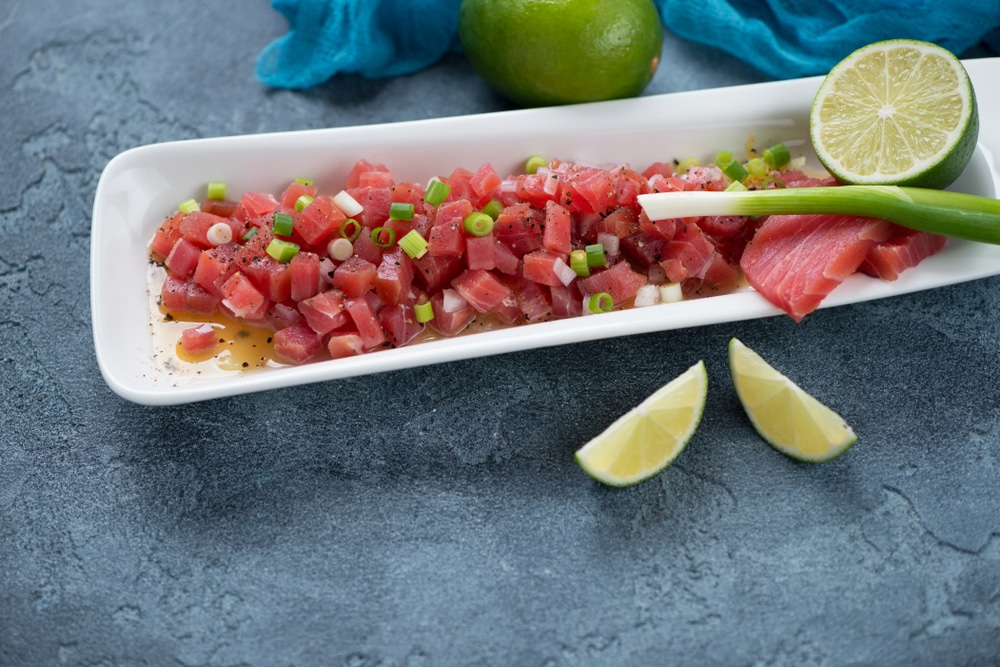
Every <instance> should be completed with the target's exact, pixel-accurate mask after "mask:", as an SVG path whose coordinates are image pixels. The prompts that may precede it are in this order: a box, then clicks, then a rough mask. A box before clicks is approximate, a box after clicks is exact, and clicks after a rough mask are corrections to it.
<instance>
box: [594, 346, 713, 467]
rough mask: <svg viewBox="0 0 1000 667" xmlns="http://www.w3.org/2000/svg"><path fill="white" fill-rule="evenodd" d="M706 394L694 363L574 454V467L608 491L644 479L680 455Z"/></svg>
mask: <svg viewBox="0 0 1000 667" xmlns="http://www.w3.org/2000/svg"><path fill="white" fill-rule="evenodd" d="M707 394H708V374H707V373H706V372H705V364H704V363H703V362H701V361H699V362H698V363H697V364H695V365H694V366H692V367H691V368H689V369H688V370H687V371H685V372H684V373H682V374H681V375H679V376H678V377H677V378H675V379H674V380H672V381H671V382H669V383H668V384H666V385H665V386H663V387H661V388H660V389H658V390H657V391H656V392H654V393H653V394H652V395H650V396H649V398H647V399H646V400H644V401H643V402H642V403H640V404H639V405H637V406H636V407H634V408H632V409H631V410H629V411H628V412H626V413H625V414H624V415H622V416H621V417H620V418H619V419H618V420H617V421H615V422H614V423H613V424H611V426H609V427H608V428H607V429H605V430H604V432H603V433H601V434H600V435H598V436H596V437H595V438H593V439H592V440H591V441H590V442H588V443H587V444H585V445H584V446H583V447H581V448H580V449H579V450H577V452H576V455H575V458H576V462H577V463H579V464H580V467H581V468H583V469H584V471H585V472H586V473H587V474H588V475H590V476H591V477H593V478H594V479H596V480H598V481H600V482H603V483H605V484H609V485H611V486H630V485H632V484H637V483H639V482H641V481H643V480H646V479H649V478H650V477H652V476H653V475H655V474H656V473H658V472H660V471H661V470H663V469H664V468H666V467H667V466H669V465H670V464H671V463H673V462H674V460H675V459H676V458H677V457H678V456H679V455H680V453H681V452H682V451H684V448H685V447H686V446H687V443H688V441H690V440H691V436H693V435H694V432H695V430H697V428H698V424H699V423H700V422H701V415H702V412H704V410H705V397H706V396H707Z"/></svg>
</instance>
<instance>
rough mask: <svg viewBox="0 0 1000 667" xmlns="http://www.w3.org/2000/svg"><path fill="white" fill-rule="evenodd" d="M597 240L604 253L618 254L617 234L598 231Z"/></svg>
mask: <svg viewBox="0 0 1000 667" xmlns="http://www.w3.org/2000/svg"><path fill="white" fill-rule="evenodd" d="M597 242H598V243H600V244H601V245H602V246H604V253H605V254H606V255H611V256H614V255H617V254H618V244H619V240H618V235H617V234H609V233H608V232H600V233H599V234H598V235H597Z"/></svg>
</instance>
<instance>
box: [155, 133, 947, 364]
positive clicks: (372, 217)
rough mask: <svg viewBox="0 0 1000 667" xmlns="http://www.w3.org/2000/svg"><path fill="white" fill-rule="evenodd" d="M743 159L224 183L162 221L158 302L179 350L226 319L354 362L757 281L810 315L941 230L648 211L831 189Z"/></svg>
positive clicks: (928, 244) (213, 339)
mask: <svg viewBox="0 0 1000 667" xmlns="http://www.w3.org/2000/svg"><path fill="white" fill-rule="evenodd" d="M764 155H765V156H766V157H767V159H764V158H763V157H760V156H757V155H756V154H755V153H751V157H750V158H749V159H748V160H747V161H746V162H739V161H736V160H733V159H732V157H731V154H728V153H720V154H719V157H717V158H716V160H715V162H714V163H713V164H709V165H704V166H702V165H699V164H697V163H695V162H694V161H687V160H685V161H683V162H680V163H678V162H657V163H654V164H651V165H649V166H648V167H646V168H645V169H644V170H643V171H637V170H636V169H634V168H632V167H631V166H629V165H627V164H619V165H614V166H610V167H608V166H591V165H582V164H574V163H572V162H566V161H560V160H551V161H546V160H544V159H541V158H532V159H531V160H528V162H527V163H526V167H525V170H524V171H525V173H521V174H514V175H510V176H507V177H503V176H501V175H500V174H498V173H497V172H496V170H495V169H494V168H493V167H492V166H491V165H490V164H483V165H482V166H480V167H479V168H478V169H476V170H475V171H471V170H468V169H464V168H456V169H455V170H454V171H453V172H452V173H451V174H449V175H446V176H444V175H442V176H438V177H434V178H431V180H430V181H428V182H427V183H426V184H425V185H422V184H418V183H412V182H401V181H397V180H396V179H395V178H394V177H393V175H392V173H391V171H390V170H389V168H387V167H386V166H384V165H382V164H374V163H371V162H368V161H366V160H359V161H358V162H357V163H356V164H355V165H354V167H353V168H352V170H351V171H350V173H349V175H348V176H347V178H346V182H344V183H343V184H342V188H339V189H335V191H334V190H331V191H330V192H321V191H320V190H319V188H318V187H317V186H316V185H315V184H314V183H312V182H311V181H309V180H307V179H297V180H295V181H292V182H290V183H289V184H288V185H287V187H285V188H284V190H283V191H282V192H278V193H273V194H272V193H267V192H244V193H239V195H238V196H237V197H233V198H230V197H229V196H228V194H227V192H226V185H225V183H221V182H220V183H210V184H208V186H207V197H206V198H205V199H204V200H202V201H200V202H198V201H195V200H189V201H187V202H184V203H182V204H181V205H180V206H179V207H178V210H177V211H175V212H173V213H172V214H171V215H170V216H169V217H168V218H167V219H166V221H165V222H163V223H162V224H161V225H160V226H159V227H158V228H157V230H156V232H155V234H154V235H153V238H152V239H151V242H150V255H151V259H152V261H153V262H154V263H155V264H156V265H157V267H162V269H161V273H163V276H162V282H160V283H158V285H157V287H156V288H155V289H158V290H159V292H158V293H159V299H158V307H159V309H160V311H161V312H162V313H163V314H164V315H165V316H167V317H169V318H171V319H173V320H176V321H190V322H191V326H189V327H187V328H184V329H183V331H182V332H181V334H180V340H179V344H180V346H181V347H182V348H183V349H185V350H188V351H190V352H199V351H202V352H204V351H208V352H211V350H212V349H213V348H214V347H215V346H216V345H218V343H219V339H218V335H217V333H216V332H215V330H214V329H213V327H212V326H211V322H212V321H213V318H216V321H222V320H228V321H236V322H240V323H242V324H244V325H246V326H249V327H254V328H257V329H261V330H266V331H268V332H272V333H270V334H269V336H268V341H269V342H270V343H273V358H274V359H275V360H276V361H278V362H279V363H282V364H302V363H305V362H308V361H311V360H320V359H330V358H339V357H344V356H348V355H356V354H362V353H367V352H372V351H375V350H380V349H384V348H389V347H400V346H403V345H406V344H408V343H411V342H414V341H419V340H423V339H426V338H428V337H435V338H441V337H448V336H454V335H456V334H459V333H461V332H463V331H464V330H467V329H468V328H469V327H470V325H471V324H472V323H474V322H480V323H483V322H489V323H490V324H491V326H506V325H519V324H528V323H533V322H541V321H545V320H550V319H557V318H568V317H576V316H581V315H587V314H600V313H604V312H608V311H610V310H613V309H618V308H624V307H641V306H649V305H654V304H657V303H661V302H665V301H674V300H680V299H685V298H701V297H705V296H710V295H713V294H719V293H725V292H727V291H732V290H733V289H736V288H738V287H741V286H745V285H746V284H749V285H750V286H752V287H753V288H754V289H756V290H757V291H759V292H760V293H761V294H763V295H764V296H765V297H766V298H767V299H769V300H770V301H771V302H773V303H775V304H777V305H778V306H780V307H781V308H782V309H784V310H785V311H786V312H787V313H788V314H789V315H790V316H791V317H793V318H795V319H796V320H801V319H802V318H803V317H805V315H807V314H808V313H809V312H811V311H812V310H814V309H815V308H816V307H818V305H819V303H820V301H821V300H822V299H823V297H824V296H826V295H827V294H829V292H830V291H832V290H833V289H834V288H835V287H836V286H837V285H838V284H840V282H842V281H843V280H844V279H845V278H846V277H847V276H849V275H851V274H853V273H855V272H859V271H860V272H863V273H866V274H869V275H872V276H875V277H878V278H882V279H887V280H892V279H894V278H895V277H896V276H897V275H898V274H899V272H900V271H902V270H904V269H906V268H908V267H911V266H913V265H915V264H917V263H918V262H919V261H920V260H922V259H923V258H924V257H926V256H928V255H930V254H932V253H934V252H936V251H937V250H939V249H940V248H941V247H942V246H943V245H944V242H945V240H944V237H940V236H934V235H931V234H927V233H924V232H914V231H911V230H908V229H904V228H902V227H899V226H897V225H895V224H892V223H889V222H885V221H881V220H872V219H867V218H853V217H847V216H821V215H795V216H792V215H782V216H770V217H767V218H758V219H752V218H747V217H736V216H723V217H718V216H716V217H700V218H684V219H668V220H657V221H651V220H650V219H649V218H648V217H647V216H646V214H645V213H644V212H643V210H642V209H641V207H640V206H639V204H638V203H637V197H638V196H639V195H640V194H644V193H656V192H669V191H678V190H695V189H706V190H725V189H727V188H733V187H740V188H742V187H747V188H775V187H789V188H793V187H811V186H817V185H834V184H835V183H834V181H833V179H832V178H829V177H826V176H825V175H823V176H821V177H816V176H815V175H807V174H806V173H804V172H803V171H802V169H801V165H798V164H796V161H793V160H790V158H789V156H788V152H787V149H785V148H784V146H781V145H779V146H776V147H772V148H771V149H769V150H768V151H765V153H764Z"/></svg>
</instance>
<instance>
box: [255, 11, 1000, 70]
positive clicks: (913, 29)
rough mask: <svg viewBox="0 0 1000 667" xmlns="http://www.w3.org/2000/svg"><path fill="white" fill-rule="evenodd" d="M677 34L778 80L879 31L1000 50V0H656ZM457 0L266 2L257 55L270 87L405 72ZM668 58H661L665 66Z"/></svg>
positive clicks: (444, 31) (831, 61) (450, 16)
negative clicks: (271, 19)
mask: <svg viewBox="0 0 1000 667" xmlns="http://www.w3.org/2000/svg"><path fill="white" fill-rule="evenodd" d="M654 2H655V3H656V5H657V7H658V8H659V10H660V16H661V17H662V18H663V23H664V25H665V26H666V27H667V28H668V29H669V30H670V31H672V32H673V33H674V34H676V35H677V36H679V37H681V38H683V39H686V40H690V41H693V42H698V43H701V44H706V45H709V46H713V47H716V48H718V49H721V50H723V51H725V52H727V53H730V54H732V55H733V56H735V57H736V58H739V59H741V60H744V61H746V62H747V63H749V64H750V65H752V66H754V67H756V68H757V69H759V70H761V71H762V72H764V73H766V74H768V75H769V76H771V77H774V78H778V79H785V78H793V77H798V76H808V75H812V74H821V73H825V72H826V71H827V70H829V69H830V68H831V67H833V65H835V64H836V63H837V62H838V61H839V60H840V59H841V58H843V57H844V56H846V55H847V54H848V53H850V52H851V51H853V50H854V49H856V48H858V47H860V46H864V45H865V44H868V43H870V42H875V41H879V40H882V39H891V38H897V37H906V38H911V39H921V40H924V41H929V42H935V43H937V44H940V45H942V46H944V47H945V48H947V49H949V50H951V51H952V52H953V53H957V54H961V53H963V52H965V51H967V50H968V49H970V48H972V47H973V46H976V45H977V44H979V43H980V42H982V41H983V40H984V39H985V40H987V43H988V44H989V45H991V46H992V48H994V49H995V50H998V51H1000V0H966V1H954V2H953V1H951V0H934V1H933V2H931V1H927V0H654ZM459 5H461V0H272V6H273V7H274V8H275V9H276V10H277V11H279V12H281V13H282V14H284V16H285V17H286V18H287V19H288V22H289V30H288V33H286V34H285V35H283V36H282V37H280V38H279V39H277V40H275V41H274V42H272V43H271V44H269V45H268V46H267V47H266V48H265V49H264V50H263V51H262V52H261V54H260V57H259V58H258V61H257V77H258V78H259V79H260V81H261V82H263V83H264V84H266V85H269V86H272V87H275V88H295V89H302V88H309V87H312V86H315V85H317V84H320V83H323V82H324V81H326V80H328V79H329V78H331V77H333V76H335V75H337V74H359V75H361V76H364V77H368V78H381V77H390V76H399V75H403V74H410V73H413V72H416V71H418V70H420V69H423V68H425V67H428V66H429V65H432V64H433V63H435V62H437V61H438V60H439V59H440V58H441V57H442V56H443V55H444V54H445V53H447V52H448V51H450V50H453V51H459V50H461V47H460V46H459V43H458V38H457V33H458V8H459ZM665 65H667V66H669V64H668V63H667V64H665Z"/></svg>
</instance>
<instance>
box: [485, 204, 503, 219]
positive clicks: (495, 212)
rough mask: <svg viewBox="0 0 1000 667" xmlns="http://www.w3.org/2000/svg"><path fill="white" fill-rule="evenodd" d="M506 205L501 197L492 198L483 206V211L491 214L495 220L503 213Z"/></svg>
mask: <svg viewBox="0 0 1000 667" xmlns="http://www.w3.org/2000/svg"><path fill="white" fill-rule="evenodd" d="M503 209H504V205H503V202H502V201H500V200H499V199H491V200H490V201H489V202H488V203H487V204H486V206H484V207H483V213H485V214H486V215H488V216H490V217H491V218H493V219H494V220H496V219H497V218H499V217H500V214H501V213H503Z"/></svg>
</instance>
